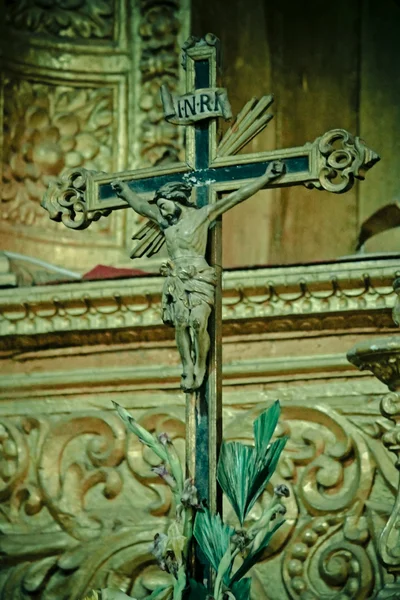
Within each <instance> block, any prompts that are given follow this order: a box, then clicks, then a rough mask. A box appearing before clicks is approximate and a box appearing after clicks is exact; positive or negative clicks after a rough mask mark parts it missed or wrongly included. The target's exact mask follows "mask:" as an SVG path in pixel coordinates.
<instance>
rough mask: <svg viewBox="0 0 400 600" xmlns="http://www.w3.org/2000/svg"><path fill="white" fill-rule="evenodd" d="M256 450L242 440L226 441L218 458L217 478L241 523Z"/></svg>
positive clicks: (244, 513) (244, 514)
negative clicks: (242, 442)
mask: <svg viewBox="0 0 400 600" xmlns="http://www.w3.org/2000/svg"><path fill="white" fill-rule="evenodd" d="M255 461H256V452H255V450H254V448H253V447H252V446H245V445H244V444H241V443H240V442H224V443H223V444H222V446H221V452H220V456H219V460H218V470H217V478H218V481H219V484H220V486H221V488H222V490H223V492H224V493H225V494H226V496H227V497H228V498H229V501H230V503H231V504H232V508H233V510H234V511H235V513H236V516H237V517H238V519H239V521H240V523H241V525H243V521H244V519H245V516H246V507H247V504H248V497H249V490H250V487H251V484H252V482H251V479H252V474H253V473H254V468H255Z"/></svg>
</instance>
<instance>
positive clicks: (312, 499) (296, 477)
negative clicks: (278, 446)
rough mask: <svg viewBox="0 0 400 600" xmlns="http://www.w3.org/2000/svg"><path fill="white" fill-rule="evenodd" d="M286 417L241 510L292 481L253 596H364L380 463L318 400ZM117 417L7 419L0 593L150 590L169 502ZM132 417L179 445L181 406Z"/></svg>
mask: <svg viewBox="0 0 400 600" xmlns="http://www.w3.org/2000/svg"><path fill="white" fill-rule="evenodd" d="M235 410H237V409H235ZM260 411H261V408H259V407H258V406H257V407H256V409H253V410H252V411H251V412H250V413H245V414H244V412H243V410H239V411H238V412H236V415H237V417H236V418H235V419H233V420H232V419H231V420H230V422H228V423H227V429H226V438H227V439H237V438H240V439H242V440H246V439H247V434H248V437H249V438H250V435H251V429H250V425H251V422H252V420H253V418H254V416H255V414H256V413H258V412H260ZM283 416H284V418H283V420H282V422H281V424H280V429H279V430H278V432H277V435H278V436H283V435H286V434H289V435H290V439H289V442H288V445H287V447H286V449H285V451H284V454H283V456H282V460H281V461H280V464H279V469H278V471H277V472H276V474H275V479H274V481H271V482H270V486H269V487H268V488H267V489H266V491H265V493H264V495H263V496H262V497H261V499H260V501H259V503H258V504H256V506H255V507H254V509H253V513H254V514H253V513H252V514H250V516H249V518H250V519H252V518H255V517H256V516H257V515H256V513H257V511H260V510H262V507H263V505H264V504H265V503H266V502H268V495H269V494H270V493H271V489H272V487H273V486H274V485H275V484H277V483H281V482H282V481H284V482H285V483H286V485H288V487H289V488H290V489H291V491H292V494H291V497H290V499H289V502H288V505H287V507H288V512H287V522H286V524H285V526H284V527H282V531H280V532H279V534H278V535H277V536H276V540H274V543H273V545H272V546H271V548H269V550H268V553H267V554H266V555H265V561H264V562H263V563H261V564H260V566H259V567H257V570H256V572H255V578H256V579H257V580H261V581H262V582H263V584H262V586H261V589H262V593H261V595H260V598H261V599H262V598H267V597H268V598H270V599H271V598H272V600H276V599H278V598H279V599H282V598H284V597H288V598H290V599H292V600H300V598H301V600H303V599H309V600H317V599H318V600H319V599H320V598H323V599H324V600H330V599H332V600H334V599H336V598H338V597H343V598H348V599H354V600H355V599H356V598H357V599H358V598H361V599H362V598H367V597H369V595H371V594H372V593H373V591H374V590H375V589H376V586H377V582H376V575H375V574H374V569H375V567H374V566H373V560H372V558H373V548H374V546H373V545H370V544H369V543H370V540H371V539H372V538H373V537H374V535H375V532H374V530H373V528H371V523H370V521H369V520H367V519H366V518H365V517H366V513H365V511H366V504H367V501H368V499H369V498H370V496H371V494H372V493H373V489H374V475H375V468H376V467H375V466H374V465H375V462H374V461H373V460H372V458H371V455H370V450H369V446H367V444H366V441H365V439H364V435H363V434H362V433H361V432H360V429H357V428H356V427H354V426H353V424H352V423H351V422H350V421H348V420H347V419H345V418H343V417H342V416H340V415H339V414H338V413H336V412H335V411H333V410H330V409H327V408H325V407H322V406H321V407H318V408H316V407H315V406H313V407H307V406H302V408H301V409H300V408H296V407H294V406H288V407H286V408H285V410H284V415H283ZM113 417H114V415H112V414H109V413H100V412H99V413H96V414H91V415H90V414H88V415H80V416H78V415H75V416H69V417H58V418H56V417H51V418H49V417H44V416H43V417H42V416H41V417H37V418H28V419H27V418H24V417H23V418H15V419H7V421H4V422H3V429H0V434H1V444H2V452H3V456H4V455H5V454H7V456H8V459H7V460H8V462H11V464H12V467H11V470H9V471H8V472H9V473H12V474H13V479H12V480H11V479H10V478H9V480H8V481H9V485H8V487H7V491H5V487H4V481H5V479H4V473H3V487H2V488H0V489H1V490H2V494H3V504H2V506H3V508H4V509H5V512H4V510H3V513H2V516H1V517H0V529H1V531H2V533H3V535H2V536H0V552H1V553H2V555H3V557H4V566H3V567H2V569H3V570H2V579H1V581H0V596H1V597H2V598H5V599H8V598H11V597H12V598H14V597H15V594H16V590H17V597H20V598H21V599H22V598H24V600H29V599H32V600H33V599H34V598H35V597H36V595H37V594H41V595H43V597H45V598H46V599H48V600H56V599H57V600H59V599H60V598H61V600H64V599H65V600H67V598H72V599H73V600H79V598H81V597H83V595H84V593H85V590H86V589H88V588H93V587H100V586H101V587H107V585H110V584H112V585H113V586H115V585H117V587H121V589H123V590H124V591H126V592H127V593H130V594H131V595H133V594H134V593H135V594H136V597H138V596H139V595H140V594H143V593H147V592H150V591H151V590H152V586H153V589H154V586H155V585H156V582H157V577H156V574H155V571H153V570H152V567H151V564H152V558H151V557H150V555H149V553H148V546H149V542H150V541H151V538H152V536H153V535H154V532H155V531H156V530H160V528H163V527H164V526H165V524H166V522H165V521H164V518H165V517H167V516H168V511H169V505H170V498H169V496H168V493H167V486H165V485H163V483H162V482H161V483H160V480H159V479H158V480H157V479H156V477H155V475H154V473H153V472H152V468H153V467H154V466H156V465H157V459H156V457H155V456H154V455H152V454H151V453H150V452H148V451H147V450H146V449H145V448H144V447H143V446H142V445H140V444H139V443H138V442H137V440H136V439H135V438H134V436H132V437H130V436H128V437H126V433H125V431H124V427H123V426H121V425H120V422H119V421H118V420H117V419H114V418H113ZM140 422H141V424H143V425H144V426H145V427H146V428H148V429H149V430H151V431H154V432H155V433H161V432H163V431H166V432H167V433H168V434H169V435H170V436H171V437H172V438H174V443H175V444H176V445H177V447H178V450H179V448H180V447H181V449H182V451H183V448H184V439H183V438H184V424H183V414H182V409H181V408H180V407H171V408H168V410H159V409H152V410H151V411H148V412H146V413H144V414H143V415H142V416H141V417H140ZM244 424H245V427H247V424H248V425H249V432H247V431H246V430H245V427H244ZM9 440H13V443H14V445H13V444H12V443H11V444H10V442H9ZM16 449H18V453H19V457H20V460H19V462H18V461H16V460H15V455H16V452H15V450H16ZM378 468H379V467H378ZM6 476H8V475H7V473H6ZM8 477H9V476H8ZM271 486H272V487H271ZM270 487H271V489H269V488H270ZM333 500H334V501H333ZM10 519H11V521H10ZM367 549H368V551H367ZM32 554H34V555H35V557H36V560H35V561H34V562H32V559H31V557H32ZM276 560H278V561H279V564H280V565H281V570H282V579H283V582H282V584H280V587H279V586H277V584H276V582H275V588H274V589H273V593H272V596H271V594H269V595H268V596H267V595H266V593H265V590H266V589H269V587H270V584H268V573H270V572H271V565H272V562H270V561H276ZM274 564H275V563H274ZM1 586H2V587H1ZM60 586H61V587H60ZM268 586H269V587H268ZM283 586H285V588H286V592H284V589H283ZM256 587H257V586H256ZM18 594H19V595H18ZM286 594H287V596H286ZM338 594H341V596H338Z"/></svg>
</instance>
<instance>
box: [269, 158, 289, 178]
mask: <svg viewBox="0 0 400 600" xmlns="http://www.w3.org/2000/svg"><path fill="white" fill-rule="evenodd" d="M285 172H286V165H285V163H284V162H282V161H281V160H273V161H272V162H270V163H269V165H268V167H267V170H266V171H265V175H268V177H269V179H270V181H272V180H273V179H276V178H277V177H280V176H281V175H283V174H284V173H285Z"/></svg>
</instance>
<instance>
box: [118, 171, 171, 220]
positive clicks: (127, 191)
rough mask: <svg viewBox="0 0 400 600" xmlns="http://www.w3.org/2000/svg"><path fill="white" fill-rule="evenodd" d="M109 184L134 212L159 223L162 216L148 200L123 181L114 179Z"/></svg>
mask: <svg viewBox="0 0 400 600" xmlns="http://www.w3.org/2000/svg"><path fill="white" fill-rule="evenodd" d="M111 186H112V188H113V190H114V191H115V193H116V194H117V196H118V197H119V198H122V200H125V202H127V203H128V204H129V206H130V207H131V208H133V210H134V211H135V212H137V213H138V214H139V215H142V217H147V218H148V219H151V220H152V221H155V223H157V224H158V225H159V224H160V221H161V220H162V218H161V214H160V211H159V209H158V207H157V206H156V205H154V204H150V202H147V200H144V199H143V198H142V197H141V196H139V195H138V194H136V192H134V191H133V190H131V188H130V187H129V186H128V184H127V183H125V182H124V181H121V180H119V179H116V180H115V181H113V182H112V183H111Z"/></svg>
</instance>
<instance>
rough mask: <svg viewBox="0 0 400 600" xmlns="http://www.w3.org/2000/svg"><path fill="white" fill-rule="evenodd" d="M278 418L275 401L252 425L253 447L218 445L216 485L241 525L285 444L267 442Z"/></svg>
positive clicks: (282, 442) (277, 404)
mask: <svg viewBox="0 0 400 600" xmlns="http://www.w3.org/2000/svg"><path fill="white" fill-rule="evenodd" d="M279 416H280V404H279V402H278V401H276V402H275V403H274V404H273V405H272V406H271V407H270V408H269V409H268V410H267V411H266V412H264V413H263V414H261V415H260V416H259V417H258V419H257V420H256V421H255V422H254V425H253V430H254V439H255V447H252V446H246V445H244V444H242V443H240V442H224V443H223V444H222V448H221V453H220V457H219V461H218V470H217V477H218V482H219V484H220V486H221V488H222V490H223V492H224V493H225V495H226V496H227V497H228V499H229V501H230V503H231V505H232V508H233V509H234V511H235V513H236V516H237V518H238V519H239V522H240V524H241V525H242V526H243V524H244V521H245V519H246V517H247V515H248V513H249V511H250V510H251V509H252V507H253V506H254V504H255V503H256V501H257V500H258V498H259V497H260V496H261V494H262V493H263V491H264V489H265V486H266V485H267V483H268V481H269V479H270V478H271V475H272V474H273V472H274V471H275V468H276V465H277V462H278V460H279V457H280V455H281V452H282V450H283V448H284V446H285V444H286V441H287V438H286V437H284V438H280V439H278V440H275V441H274V442H272V443H271V437H272V435H273V433H274V431H275V428H276V425H277V423H278V419H279Z"/></svg>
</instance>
